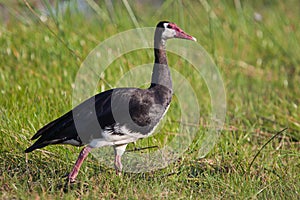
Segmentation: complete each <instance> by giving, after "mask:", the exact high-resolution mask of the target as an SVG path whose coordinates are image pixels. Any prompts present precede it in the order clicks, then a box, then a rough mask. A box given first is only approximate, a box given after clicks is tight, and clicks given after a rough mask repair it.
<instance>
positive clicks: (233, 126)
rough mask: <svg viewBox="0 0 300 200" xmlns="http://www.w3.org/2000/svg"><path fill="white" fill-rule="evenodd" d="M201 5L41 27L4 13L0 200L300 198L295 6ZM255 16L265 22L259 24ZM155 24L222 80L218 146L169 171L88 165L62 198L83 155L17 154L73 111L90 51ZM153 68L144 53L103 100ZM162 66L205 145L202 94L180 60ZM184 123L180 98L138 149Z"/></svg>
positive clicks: (16, 13)
mask: <svg viewBox="0 0 300 200" xmlns="http://www.w3.org/2000/svg"><path fill="white" fill-rule="evenodd" d="M124 2H126V1H124ZM205 2H206V1H172V0H169V1H165V2H164V4H163V5H162V9H158V10H156V9H154V8H153V7H151V6H145V5H138V4H133V3H132V2H129V5H130V6H131V7H130V9H128V7H127V8H126V7H125V6H124V4H121V3H120V4H118V5H114V7H113V10H112V8H110V7H109V6H106V5H105V4H104V3H102V4H101V5H100V7H94V9H96V10H97V9H98V11H99V9H100V11H101V12H98V14H96V15H95V16H94V17H90V18H88V19H87V18H85V17H84V16H83V15H82V14H79V13H73V12H71V11H70V12H67V13H66V14H64V15H63V14H60V13H59V14H55V13H54V14H53V15H51V17H50V18H49V20H48V21H47V22H45V23H44V24H42V23H40V22H39V21H38V19H37V18H36V17H35V16H34V15H33V14H32V13H31V12H29V10H28V9H26V7H25V6H24V4H23V3H22V1H21V3H19V4H15V5H7V6H9V7H8V8H9V12H10V19H9V21H6V22H4V21H3V22H1V23H2V25H1V27H0V46H1V48H0V63H1V65H0V94H1V98H0V105H1V107H0V113H1V117H0V142H1V147H0V161H1V162H0V195H1V196H0V197H1V199H13V198H14V199H32V198H37V199H38V197H39V198H41V199H61V198H65V199H75V198H80V199H99V198H104V199H117V198H120V199H157V198H170V199H188V198H191V199H227V198H234V199H299V196H300V153H299V150H300V145H299V144H300V134H299V132H300V111H299V105H300V104H299V103H300V100H299V96H300V88H299V83H300V68H299V65H300V45H299V40H300V26H299V20H300V17H299V14H298V13H299V12H300V9H299V6H298V5H295V4H297V3H296V2H294V1H287V2H283V3H281V1H267V0H265V1H252V3H246V2H244V1H242V2H241V7H240V6H239V1H225V0H224V1H213V2H209V7H210V8H208V7H207V6H206V4H205ZM22 10H24V11H25V10H26V11H27V15H25V14H24V13H21V11H22ZM207 11H208V12H207ZM255 12H256V13H260V14H261V15H262V17H263V18H262V21H255V20H254V18H253V15H254V13H255ZM100 13H101V14H100ZM28 14H29V16H30V17H28ZM133 15H134V16H135V18H136V21H135V18H134V17H133ZM162 19H168V20H170V21H173V22H176V23H177V24H178V25H179V26H180V27H182V28H183V29H184V30H185V31H186V32H187V33H190V34H191V35H193V36H195V37H196V38H197V39H198V43H199V44H201V45H202V46H203V47H204V48H205V49H206V50H207V51H208V53H210V55H211V56H212V58H213V59H214V62H215V63H216V64H217V66H218V68H219V70H220V73H221V76H222V78H223V81H224V85H225V89H226V101H227V113H226V120H225V124H224V128H223V130H222V132H221V134H220V138H219V140H218V142H217V144H216V145H215V146H214V147H213V149H212V150H211V152H210V153H209V154H208V155H207V156H206V157H205V158H202V159H199V158H197V149H198V148H199V144H196V143H194V144H193V145H191V146H190V148H189V149H188V151H186V152H185V153H184V154H183V155H182V156H180V158H179V159H177V160H176V162H174V163H172V164H170V165H169V166H168V167H167V168H164V169H161V170H156V171H153V172H147V173H139V174H134V173H123V175H122V176H121V177H118V176H116V175H115V173H114V170H113V169H111V168H109V167H107V166H106V165H105V164H103V163H101V162H99V161H98V160H97V159H96V158H95V157H93V156H89V157H88V159H87V160H86V162H85V163H84V164H83V167H82V169H81V172H80V173H79V176H78V182H77V183H76V184H75V185H72V186H71V187H70V188H69V189H68V191H64V189H63V185H64V179H63V178H62V177H63V176H64V175H65V174H66V173H68V172H69V171H70V169H71V168H72V165H73V163H74V162H75V160H76V158H77V155H78V153H79V151H80V148H77V147H71V146H49V147H46V148H44V149H43V150H39V151H36V152H34V153H31V154H28V158H27V159H26V157H25V154H24V153H23V151H24V149H25V148H26V147H28V146H29V145H30V144H32V142H31V141H29V139H30V137H31V136H32V135H33V134H34V133H35V132H36V130H38V129H39V128H41V127H42V126H43V125H45V124H46V123H48V122H49V121H51V120H53V119H55V118H57V117H59V116H61V115H62V114H64V113H65V112H67V111H68V110H70V109H71V108H72V84H73V83H74V81H75V76H76V73H77V71H78V69H79V67H80V64H81V62H82V61H83V60H82V59H84V58H85V57H86V56H87V55H88V53H89V52H90V51H91V50H92V49H93V48H94V47H95V46H96V45H97V44H99V43H100V42H101V41H103V40H105V39H106V38H109V37H110V36H113V35H115V34H117V33H119V32H122V31H125V30H128V29H132V28H135V24H136V22H137V23H138V24H139V26H140V27H148V26H154V25H155V24H156V23H157V22H158V21H160V20H162ZM47 27H48V28H49V29H48V28H47ZM53 33H55V35H53ZM152 60H153V56H152V51H151V50H149V51H148V50H145V51H138V52H132V53H129V54H126V55H124V56H122V57H120V58H119V59H118V60H116V61H115V62H114V63H113V64H112V65H111V66H110V68H109V69H108V70H107V71H106V72H105V75H104V80H105V81H103V80H102V81H100V82H99V90H104V89H105V90H106V89H109V88H110V85H111V86H112V87H114V86H115V85H116V84H117V82H118V80H119V77H121V76H122V74H124V73H126V72H127V71H129V70H130V69H132V68H133V67H135V66H137V65H140V64H145V63H151V62H152ZM169 63H170V65H172V66H174V68H175V69H176V70H178V71H179V72H180V73H181V74H183V75H184V76H185V77H187V79H188V80H189V82H190V83H191V85H192V86H193V88H194V89H195V90H196V91H197V98H198V99H199V101H200V108H201V120H200V122H201V123H200V124H199V131H198V136H199V137H201V134H202V133H203V132H205V131H207V130H208V129H209V127H208V126H207V122H208V119H209V114H210V96H209V93H208V91H207V88H206V85H205V83H204V81H203V80H202V79H201V77H197V76H196V75H193V74H192V71H191V67H190V66H189V65H188V63H187V62H185V61H184V60H182V59H180V58H179V57H178V56H175V55H172V54H170V55H169ZM145 79H147V80H148V79H149V80H150V74H149V77H145ZM106 82H108V83H109V84H110V85H108V84H107V83H106ZM179 116H180V110H179V108H178V102H177V100H176V98H175V99H174V102H173V103H172V105H171V107H170V110H169V112H168V114H167V115H166V119H165V122H164V126H163V127H161V128H160V133H157V134H156V135H155V136H154V137H152V138H149V139H144V140H141V141H139V142H138V143H137V144H136V146H137V147H147V146H151V145H155V144H156V142H157V144H158V146H160V147H161V146H163V145H164V142H166V141H169V140H171V139H172V138H173V135H172V133H176V132H178V123H176V121H177V120H178V117H179ZM286 127H288V129H287V130H286V131H284V132H283V133H281V134H279V135H278V136H277V137H275V138H274V139H273V140H271V142H270V143H268V144H267V145H266V146H264V148H263V149H262V150H261V151H260V153H259V154H258V155H257V157H256V159H255V160H254V161H253V159H254V157H255V156H256V154H257V153H258V152H259V150H260V149H261V147H262V146H263V145H264V144H266V143H267V142H268V140H269V139H270V138H271V137H272V136H273V135H274V134H276V133H277V132H278V131H280V130H282V129H283V128H286ZM133 148H134V145H130V146H129V147H128V149H133ZM149 151H151V150H149ZM252 161H253V164H252V165H251V166H250V163H251V162H252Z"/></svg>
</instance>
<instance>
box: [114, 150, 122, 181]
mask: <svg viewBox="0 0 300 200" xmlns="http://www.w3.org/2000/svg"><path fill="white" fill-rule="evenodd" d="M122 167H123V166H122V163H121V156H120V155H115V169H116V174H117V175H119V176H120V175H121V172H122Z"/></svg>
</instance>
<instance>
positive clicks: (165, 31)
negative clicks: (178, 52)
mask: <svg viewBox="0 0 300 200" xmlns="http://www.w3.org/2000/svg"><path fill="white" fill-rule="evenodd" d="M171 38H181V39H186V40H192V41H197V40H196V38H194V37H193V36H191V35H189V34H187V33H185V32H184V31H183V30H182V29H181V28H179V27H178V26H177V25H176V24H175V23H172V22H168V21H161V22H159V23H158V24H157V26H156V33H155V39H158V40H167V39H171Z"/></svg>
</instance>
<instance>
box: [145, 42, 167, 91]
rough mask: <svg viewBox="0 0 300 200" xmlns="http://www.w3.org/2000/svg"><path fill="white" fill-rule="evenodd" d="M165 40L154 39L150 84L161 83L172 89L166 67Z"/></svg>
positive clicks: (152, 85)
mask: <svg viewBox="0 0 300 200" xmlns="http://www.w3.org/2000/svg"><path fill="white" fill-rule="evenodd" d="M165 44H166V42H165V40H163V39H161V40H160V41H157V40H155V41H154V56H155V63H154V67H153V72H152V80H151V86H150V87H154V86H156V85H162V86H165V87H166V88H168V89H170V90H171V91H172V78H171V74H170V69H169V67H168V61H167V54H166V46H165Z"/></svg>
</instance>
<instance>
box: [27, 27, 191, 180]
mask: <svg viewBox="0 0 300 200" xmlns="http://www.w3.org/2000/svg"><path fill="white" fill-rule="evenodd" d="M176 37H177V38H183V39H189V40H195V38H193V37H192V36H189V35H187V34H186V33H184V32H183V31H182V30H181V29H180V28H178V27H177V26H176V25H175V24H174V23H170V22H167V21H162V22H160V23H158V25H157V29H156V32H155V36H154V55H155V63H154V68H153V73H152V80H151V85H150V87H149V88H148V89H139V88H117V89H112V90H108V91H105V92H102V93H99V94H97V95H95V96H93V97H91V98H89V99H88V100H86V101H84V102H83V103H81V104H80V105H78V106H77V107H75V108H74V109H73V110H71V111H69V112H68V113H66V114H64V115H63V116H61V117H60V118H58V119H56V120H54V121H52V122H50V123H49V124H47V125H46V126H44V127H43V128H41V129H40V130H39V131H37V133H36V134H35V135H34V136H33V137H32V138H31V139H32V140H35V139H37V141H36V142H35V143H34V144H33V145H32V146H30V147H29V148H27V149H26V150H25V152H26V153H28V152H31V151H33V150H35V149H38V148H43V147H45V146H47V145H51V144H72V145H76V146H82V145H88V146H87V147H85V148H84V149H83V150H82V152H81V153H80V155H79V157H78V160H77V162H76V164H75V166H74V168H73V170H72V172H71V173H70V175H69V180H70V181H74V179H75V178H76V176H77V174H78V171H79V168H80V165H81V164H82V162H83V160H84V159H85V157H86V156H87V155H88V153H89V152H90V150H91V149H92V148H96V147H101V146H106V145H112V146H113V147H114V149H115V154H116V158H115V167H116V171H117V172H118V171H121V169H122V164H121V156H122V154H123V153H124V151H125V148H126V146H127V144H128V143H130V142H134V141H136V140H137V139H139V138H144V137H147V136H149V135H150V134H152V133H153V131H154V129H155V127H156V126H157V125H158V123H159V121H160V120H161V119H162V117H163V115H164V114H165V112H166V111H167V109H168V107H169V104H170V102H171V99H172V94H173V90H172V79H171V75H170V71H169V68H168V64H167V57H166V51H165V42H166V40H167V39H170V38H176ZM99 127H100V129H99Z"/></svg>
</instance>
